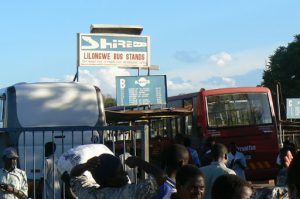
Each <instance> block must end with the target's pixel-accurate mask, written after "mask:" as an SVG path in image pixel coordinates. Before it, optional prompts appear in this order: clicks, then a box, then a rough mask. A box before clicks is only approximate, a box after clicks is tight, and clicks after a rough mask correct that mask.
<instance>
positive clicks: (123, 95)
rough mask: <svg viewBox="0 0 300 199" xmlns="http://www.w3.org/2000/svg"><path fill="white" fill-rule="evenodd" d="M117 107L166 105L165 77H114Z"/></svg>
mask: <svg viewBox="0 0 300 199" xmlns="http://www.w3.org/2000/svg"><path fill="white" fill-rule="evenodd" d="M116 88H117V105H118V106H139V105H154V104H166V99H167V89H166V76H165V75H153V76H118V77H116Z"/></svg>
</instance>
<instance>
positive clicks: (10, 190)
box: [0, 147, 28, 199]
mask: <svg viewBox="0 0 300 199" xmlns="http://www.w3.org/2000/svg"><path fill="white" fill-rule="evenodd" d="M18 158H19V156H18V153H17V151H16V150H15V149H14V148H12V147H9V148H6V149H5V150H4V151H3V156H2V160H3V161H4V168H2V169H1V170H0V198H1V199H2V198H3V199H16V198H21V199H24V198H27V196H28V193H27V192H28V184H27V176H26V173H25V171H23V170H21V169H18V168H17V159H18Z"/></svg>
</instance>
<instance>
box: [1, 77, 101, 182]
mask: <svg viewBox="0 0 300 199" xmlns="http://www.w3.org/2000/svg"><path fill="white" fill-rule="evenodd" d="M104 125H106V120H105V112H104V103H103V99H102V95H101V91H100V89H99V88H98V87H96V86H92V85H85V84H80V83H75V82H68V83H66V82H64V83H63V82H52V83H42V82H40V83H20V84H16V85H13V86H10V87H7V88H3V89H1V90H0V128H8V129H22V128H37V127H38V128H40V129H41V130H40V131H21V130H20V131H18V130H13V132H11V131H9V132H3V131H2V132H0V152H2V151H3V149H4V148H5V147H8V146H13V147H15V148H16V149H18V153H19V156H20V158H19V164H20V165H19V166H20V168H21V169H23V170H26V173H27V176H28V179H38V178H40V177H42V174H43V168H44V167H43V160H44V144H45V143H47V142H50V141H53V142H55V143H56V146H57V148H56V152H55V156H56V157H59V156H60V154H61V153H62V152H64V151H66V150H68V149H69V148H71V147H73V146H76V145H81V144H89V143H99V142H100V139H101V138H100V137H99V133H98V132H95V131H91V130H89V131H77V130H75V131H72V132H68V131H61V130H57V131H53V130H52V131H44V130H42V128H47V127H62V126H63V127H100V126H104ZM1 164H2V161H1ZM0 166H2V165H0Z"/></svg>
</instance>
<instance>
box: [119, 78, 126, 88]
mask: <svg viewBox="0 0 300 199" xmlns="http://www.w3.org/2000/svg"><path fill="white" fill-rule="evenodd" d="M125 82H126V81H125V79H120V88H125V87H126V84H125Z"/></svg>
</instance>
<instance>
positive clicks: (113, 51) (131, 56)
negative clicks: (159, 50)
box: [78, 33, 150, 68]
mask: <svg viewBox="0 0 300 199" xmlns="http://www.w3.org/2000/svg"><path fill="white" fill-rule="evenodd" d="M78 66H117V67H128V68H138V67H149V66H150V37H149V36H136V35H118V34H94V33H93V34H84V33H79V34H78Z"/></svg>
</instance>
